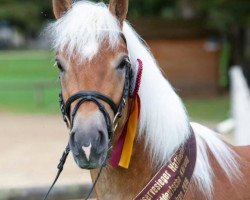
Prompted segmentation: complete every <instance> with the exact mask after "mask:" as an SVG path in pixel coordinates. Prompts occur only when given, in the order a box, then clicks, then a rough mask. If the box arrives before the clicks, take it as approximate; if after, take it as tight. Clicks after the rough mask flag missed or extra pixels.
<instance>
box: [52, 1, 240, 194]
mask: <svg viewBox="0 0 250 200" xmlns="http://www.w3.org/2000/svg"><path fill="white" fill-rule="evenodd" d="M49 31H50V34H51V33H52V39H53V46H54V48H55V49H56V50H65V49H66V52H67V55H68V56H69V57H71V56H73V55H74V53H75V52H77V54H78V55H80V56H82V58H83V59H91V58H92V57H93V56H94V55H96V54H97V53H98V50H99V47H100V44H101V42H102V41H104V40H108V41H109V43H110V48H115V47H116V45H117V43H118V41H119V37H120V32H121V30H120V28H119V25H118V21H117V20H116V19H115V17H113V16H112V15H111V14H110V13H109V10H108V9H107V7H106V6H105V5H104V4H102V3H101V4H93V3H90V2H86V1H80V2H78V3H75V4H74V5H73V8H72V9H71V10H70V11H69V12H68V13H67V14H66V15H65V16H64V17H62V18H61V19H59V20H58V21H57V22H55V23H53V24H51V25H50V26H49ZM122 31H123V33H124V35H125V37H126V39H127V45H128V52H129V56H130V59H131V62H132V64H133V66H136V65H137V59H138V58H140V59H141V60H142V62H143V65H144V68H143V75H142V82H141V88H140V91H139V95H140V98H141V115H140V122H139V127H140V128H139V131H138V134H139V139H140V138H142V137H143V138H145V139H146V147H147V148H149V149H150V152H151V155H152V160H153V163H152V164H154V165H155V166H157V167H159V166H161V165H162V164H164V163H165V162H167V161H168V159H169V158H170V157H171V155H173V153H174V152H175V150H176V149H177V148H178V147H179V146H180V145H181V144H183V143H184V142H185V141H186V139H187V138H188V137H189V134H190V129H189V128H190V122H189V119H188V116H187V114H186V111H185V108H184V106H183V104H182V102H181V100H180V98H179V97H178V96H177V95H176V93H175V92H174V90H173V89H172V87H171V85H170V84H169V82H168V81H167V80H166V79H165V78H164V77H163V75H162V73H161V71H160V69H159V68H158V65H157V63H156V61H155V59H154V58H153V56H152V54H151V53H150V51H149V50H148V49H147V48H146V47H145V45H144V44H143V43H142V42H141V40H140V38H139V36H138V35H137V34H136V32H135V31H134V30H133V29H132V28H131V26H130V25H129V24H128V23H127V22H126V23H124V27H123V30H122ZM192 127H193V128H194V131H195V135H196V138H197V163H196V168H195V172H194V176H193V180H194V181H195V182H196V183H197V186H198V187H199V188H200V190H201V191H203V192H205V193H206V196H207V197H208V198H211V197H212V191H213V185H212V182H213V171H212V168H211V165H210V163H209V159H208V153H207V148H209V149H210V151H211V152H212V153H213V155H214V157H215V159H217V161H218V163H219V165H220V166H221V167H222V169H223V170H224V172H225V173H226V175H227V176H228V178H229V179H230V180H233V179H234V178H235V177H237V176H238V175H239V174H240V171H239V168H238V165H237V161H236V159H235V155H234V153H233V152H232V151H231V150H230V149H229V148H228V147H227V146H226V145H225V144H224V143H223V142H222V141H221V140H220V139H218V138H217V137H216V136H215V134H211V131H210V130H208V129H206V128H204V127H202V126H200V125H197V124H192ZM146 147H145V148H146Z"/></svg>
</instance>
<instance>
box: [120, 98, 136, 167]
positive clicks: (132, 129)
mask: <svg viewBox="0 0 250 200" xmlns="http://www.w3.org/2000/svg"><path fill="white" fill-rule="evenodd" d="M139 101H140V99H139V96H138V95H136V97H135V99H134V101H133V103H132V110H131V114H130V116H129V119H128V124H127V133H126V137H125V141H124V145H123V149H122V154H121V158H120V161H119V166H120V167H123V168H125V169H128V167H129V163H130V160H131V155H132V151H133V145H134V139H135V135H136V132H137V124H138V117H139V112H140V108H139V106H140V105H139V104H140V103H139Z"/></svg>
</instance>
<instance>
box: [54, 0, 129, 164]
mask: <svg viewBox="0 0 250 200" xmlns="http://www.w3.org/2000/svg"><path fill="white" fill-rule="evenodd" d="M80 3H81V2H80ZM77 6H78V7H79V5H77ZM77 6H74V4H72V2H71V0H53V9H54V14H55V16H56V18H57V22H55V24H56V25H54V33H55V32H56V33H55V34H56V37H61V38H59V39H58V38H57V39H54V40H56V42H55V43H56V44H55V46H56V51H57V54H56V62H57V66H58V68H59V70H60V80H61V87H62V99H63V101H64V104H66V107H67V106H68V113H66V115H67V114H68V118H69V121H70V125H71V127H70V129H71V138H70V148H71V150H72V151H73V155H74V159H75V161H76V163H77V164H78V166H79V167H81V168H87V169H92V168H97V167H100V166H101V165H102V163H103V162H104V161H105V160H106V158H107V154H108V149H109V148H110V144H109V143H110V139H111V137H112V136H111V135H110V134H111V133H109V131H110V130H109V129H110V128H111V129H113V127H112V122H113V120H114V118H115V115H116V114H117V109H118V107H119V105H120V104H121V103H122V102H123V101H122V98H123V97H124V85H126V84H125V83H126V78H125V77H126V75H127V74H128V73H127V67H128V65H129V64H128V62H129V59H128V52H127V47H126V41H125V39H124V38H123V36H122V35H121V30H122V26H123V21H124V20H125V18H126V15H127V10H128V1H127V0H111V2H110V5H109V10H108V9H107V8H105V6H104V5H100V4H99V5H98V6H97V5H94V4H91V3H87V4H86V5H84V2H82V5H81V6H83V7H84V6H85V7H86V9H85V11H86V12H88V13H86V14H85V15H84V14H81V13H79V14H80V15H79V18H78V16H77V12H79V10H77V9H78V8H75V7H77ZM70 9H71V11H69V10H70ZM74 9H75V10H74ZM91 9H92V10H91ZM95 9H97V11H94V10H95ZM98 9H99V10H98ZM82 10H84V9H82ZM68 11H69V13H67V12H68ZM65 13H66V15H65ZM109 15H110V16H109ZM107 16H108V17H107ZM88 17H89V19H88ZM98 17H99V18H98ZM102 17H103V19H101V18H102ZM107 19H112V21H105V20H107ZM93 20H94V21H93ZM109 23H113V25H110V26H112V29H113V30H111V29H110V27H109V25H107V24H109ZM81 24H82V25H81ZM83 32H84V33H83ZM112 37H113V38H112ZM112 40H115V41H112ZM79 92H80V93H81V94H80V95H78V97H77V95H76V94H79ZM99 95H101V97H100V96H99ZM72 97H73V100H72ZM74 97H75V98H74ZM105 97H107V98H108V100H105V99H104V98H105ZM126 98H127V96H126ZM70 99H71V100H70ZM126 100H127V99H126ZM67 101H68V102H67ZM69 101H70V102H69ZM110 101H111V102H110ZM67 104H68V105H67ZM113 104H115V107H116V108H114V106H113V107H112V105H113ZM126 109H127V106H126V107H125V109H124V110H123V112H124V113H126ZM66 110H67V108H66ZM125 115H126V114H124V116H125ZM124 116H123V117H122V119H121V124H123V122H124V121H125V120H124V118H125V117H124ZM122 121H123V122H122ZM111 131H112V130H111ZM117 137H118V136H116V137H115V138H114V141H115V140H116V138H117Z"/></svg>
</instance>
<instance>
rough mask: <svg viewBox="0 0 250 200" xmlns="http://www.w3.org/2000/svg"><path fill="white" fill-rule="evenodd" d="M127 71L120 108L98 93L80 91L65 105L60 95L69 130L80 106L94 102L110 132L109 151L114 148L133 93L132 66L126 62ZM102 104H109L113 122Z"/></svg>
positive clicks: (74, 150)
mask: <svg viewBox="0 0 250 200" xmlns="http://www.w3.org/2000/svg"><path fill="white" fill-rule="evenodd" d="M125 70H126V73H125V83H124V89H123V94H122V97H121V100H120V103H119V105H118V106H117V105H116V104H115V102H114V101H113V100H112V99H111V98H110V97H108V96H106V95H104V94H102V93H100V92H97V91H80V92H78V93H76V94H74V95H72V96H71V97H69V99H68V100H67V101H66V103H64V100H63V96H62V92H61V93H60V94H59V102H60V107H61V112H62V116H63V120H64V121H65V123H66V124H67V126H68V128H69V129H72V128H73V125H74V119H75V116H76V114H77V112H78V110H79V108H80V106H81V105H82V104H83V103H85V102H93V103H95V104H96V105H97V107H98V108H99V110H100V111H101V113H102V114H103V116H104V119H105V122H106V125H107V132H108V138H109V147H108V149H109V150H110V149H111V147H112V142H111V141H112V139H113V135H114V132H115V131H116V129H117V127H118V125H119V120H120V118H121V117H122V111H123V109H124V107H125V106H126V102H127V99H128V97H129V96H130V93H131V92H130V91H131V85H132V84H131V82H132V76H133V75H132V68H131V64H130V63H129V62H126V66H125ZM75 101H78V102H77V103H76V105H75V107H74V108H72V109H71V105H72V103H74V102H75ZM102 102H105V103H107V104H108V105H109V107H110V108H111V109H112V111H113V113H114V116H115V117H114V120H113V122H112V121H111V118H110V115H109V113H108V111H107V110H106V108H105V106H104V105H103V103H102ZM72 139H73V137H70V142H72ZM71 151H72V153H74V154H75V155H79V152H78V149H77V148H72V149H71Z"/></svg>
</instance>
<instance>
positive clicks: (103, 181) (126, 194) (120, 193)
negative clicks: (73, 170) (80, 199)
mask: <svg viewBox="0 0 250 200" xmlns="http://www.w3.org/2000/svg"><path fill="white" fill-rule="evenodd" d="M97 173H98V171H97V170H93V171H91V176H92V180H94V179H95V177H96V175H97ZM154 173H155V171H154V170H153V169H152V164H151V160H150V156H149V153H148V152H146V151H145V150H144V141H141V140H138V139H137V140H136V141H135V144H134V149H133V155H132V158H131V162H130V166H129V169H122V168H120V167H117V168H114V167H111V166H107V167H106V168H105V169H104V170H103V172H102V174H101V177H100V179H99V181H98V183H97V186H96V194H97V197H98V198H99V199H133V197H135V196H136V195H137V194H138V193H139V192H140V191H141V190H142V188H143V187H144V186H145V185H146V184H147V183H148V181H149V180H150V179H151V178H152V176H153V175H154Z"/></svg>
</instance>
